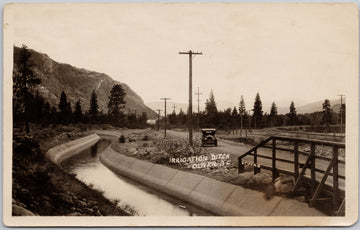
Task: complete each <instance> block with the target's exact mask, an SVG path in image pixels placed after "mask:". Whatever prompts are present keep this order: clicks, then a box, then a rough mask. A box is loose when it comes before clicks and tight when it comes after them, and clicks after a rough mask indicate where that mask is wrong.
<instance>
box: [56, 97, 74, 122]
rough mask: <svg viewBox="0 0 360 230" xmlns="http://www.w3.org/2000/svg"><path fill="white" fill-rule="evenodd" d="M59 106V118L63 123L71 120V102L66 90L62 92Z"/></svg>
mask: <svg viewBox="0 0 360 230" xmlns="http://www.w3.org/2000/svg"><path fill="white" fill-rule="evenodd" d="M58 107H59V119H60V122H61V123H62V124H66V123H67V122H69V120H70V119H69V103H68V102H67V97H66V94H65V92H64V91H62V92H61V95H60V102H59V104H58ZM70 114H71V113H70Z"/></svg>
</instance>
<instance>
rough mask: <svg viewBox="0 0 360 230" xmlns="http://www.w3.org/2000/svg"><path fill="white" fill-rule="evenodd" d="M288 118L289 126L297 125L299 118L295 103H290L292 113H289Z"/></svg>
mask: <svg viewBox="0 0 360 230" xmlns="http://www.w3.org/2000/svg"><path fill="white" fill-rule="evenodd" d="M288 118H289V125H297V122H298V117H297V113H296V108H295V104H294V102H293V101H292V102H291V103H290V113H288Z"/></svg>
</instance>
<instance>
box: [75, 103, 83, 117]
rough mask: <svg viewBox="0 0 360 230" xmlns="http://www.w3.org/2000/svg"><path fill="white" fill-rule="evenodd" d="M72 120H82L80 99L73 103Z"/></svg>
mask: <svg viewBox="0 0 360 230" xmlns="http://www.w3.org/2000/svg"><path fill="white" fill-rule="evenodd" d="M74 120H75V122H82V121H83V113H82V109H81V102H80V99H79V100H78V101H77V102H76V104H75V112H74Z"/></svg>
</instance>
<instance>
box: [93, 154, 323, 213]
mask: <svg viewBox="0 0 360 230" xmlns="http://www.w3.org/2000/svg"><path fill="white" fill-rule="evenodd" d="M100 160H101V162H102V163H103V164H104V165H105V166H106V167H108V168H109V169H111V170H112V171H113V172H115V173H118V174H120V175H124V176H126V177H128V178H131V179H133V180H135V181H138V182H140V183H142V184H145V185H147V186H150V187H152V188H154V189H156V190H159V191H161V192H164V193H167V194H169V195H172V196H175V197H177V198H180V199H182V200H185V201H188V202H190V203H193V204H195V205H198V206H200V207H202V208H205V209H207V210H210V211H211V212H214V213H217V214H219V215H225V216H323V215H324V214H323V213H321V212H320V211H318V210H316V209H314V208H309V207H308V205H307V204H306V203H304V202H300V201H297V200H292V199H287V198H283V197H280V196H275V197H273V198H272V199H270V200H266V199H265V198H264V197H265V196H264V193H262V192H259V191H254V190H251V189H246V188H243V187H241V186H236V185H233V184H228V183H224V182H221V181H218V180H215V179H211V178H208V177H204V176H201V175H197V174H192V173H188V172H184V171H181V170H177V169H173V168H169V167H166V166H163V165H159V164H154V163H150V162H147V161H142V160H138V159H135V158H132V157H127V156H125V155H123V154H120V153H118V152H115V151H114V150H113V149H112V148H111V147H108V148H107V149H106V150H105V151H104V152H102V154H101V156H100Z"/></svg>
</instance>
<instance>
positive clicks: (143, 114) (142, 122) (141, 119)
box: [139, 112, 147, 128]
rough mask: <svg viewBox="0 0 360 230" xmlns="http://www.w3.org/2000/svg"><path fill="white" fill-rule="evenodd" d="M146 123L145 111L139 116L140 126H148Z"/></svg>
mask: <svg viewBox="0 0 360 230" xmlns="http://www.w3.org/2000/svg"><path fill="white" fill-rule="evenodd" d="M146 124H147V114H146V113H145V112H143V113H141V116H140V117H139V128H146Z"/></svg>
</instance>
